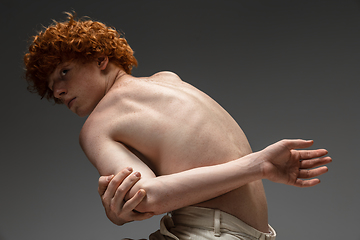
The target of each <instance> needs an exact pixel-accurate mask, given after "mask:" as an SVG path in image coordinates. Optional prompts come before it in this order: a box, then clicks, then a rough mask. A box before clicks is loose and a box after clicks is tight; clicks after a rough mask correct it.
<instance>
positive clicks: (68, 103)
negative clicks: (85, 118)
mask: <svg viewBox="0 0 360 240" xmlns="http://www.w3.org/2000/svg"><path fill="white" fill-rule="evenodd" d="M74 100H75V98H73V99H70V101H68V102H67V103H66V105H67V106H68V108H71V106H72V105H73V103H74Z"/></svg>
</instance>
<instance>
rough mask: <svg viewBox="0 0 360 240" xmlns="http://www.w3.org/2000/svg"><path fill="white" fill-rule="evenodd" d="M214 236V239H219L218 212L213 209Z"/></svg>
mask: <svg viewBox="0 0 360 240" xmlns="http://www.w3.org/2000/svg"><path fill="white" fill-rule="evenodd" d="M214 235H215V237H220V235H221V232H220V210H219V209H215V212H214Z"/></svg>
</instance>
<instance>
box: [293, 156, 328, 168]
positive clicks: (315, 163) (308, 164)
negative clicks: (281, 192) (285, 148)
mask: <svg viewBox="0 0 360 240" xmlns="http://www.w3.org/2000/svg"><path fill="white" fill-rule="evenodd" d="M331 162H332V159H331V157H322V158H315V159H311V160H303V161H301V163H300V169H310V168H315V167H319V166H321V165H325V164H328V163H331Z"/></svg>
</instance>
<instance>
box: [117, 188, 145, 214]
mask: <svg viewBox="0 0 360 240" xmlns="http://www.w3.org/2000/svg"><path fill="white" fill-rule="evenodd" d="M145 196H146V191H145V190H144V189H140V190H139V191H137V193H136V194H135V195H134V196H133V197H132V198H130V199H129V200H127V201H126V203H125V204H124V206H123V210H124V211H132V210H134V209H135V208H136V207H137V206H138V205H139V204H140V203H141V201H142V200H143V199H144V197H145Z"/></svg>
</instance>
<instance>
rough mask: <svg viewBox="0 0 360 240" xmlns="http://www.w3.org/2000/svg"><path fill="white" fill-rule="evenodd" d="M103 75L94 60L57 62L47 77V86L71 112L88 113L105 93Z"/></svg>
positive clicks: (81, 115) (85, 114) (82, 114)
mask: <svg viewBox="0 0 360 240" xmlns="http://www.w3.org/2000/svg"><path fill="white" fill-rule="evenodd" d="M105 82H106V80H105V76H104V75H103V74H102V72H101V69H100V67H99V65H98V64H97V62H96V61H92V62H89V63H81V62H78V61H71V62H64V63H61V64H59V65H58V66H57V67H56V69H55V70H54V72H53V73H52V74H51V75H50V77H49V83H48V86H49V88H50V89H51V90H52V91H53V93H54V97H55V98H58V99H60V100H61V101H62V102H63V103H64V104H65V105H66V106H67V107H68V108H69V109H70V110H71V111H72V112H74V113H76V114H77V115H79V116H80V117H83V116H87V115H89V114H90V113H91V112H92V111H93V110H94V108H95V107H96V105H97V104H98V103H99V101H100V100H101V99H102V98H103V97H104V95H105V86H106V84H105Z"/></svg>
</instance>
